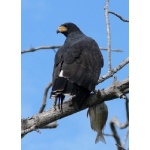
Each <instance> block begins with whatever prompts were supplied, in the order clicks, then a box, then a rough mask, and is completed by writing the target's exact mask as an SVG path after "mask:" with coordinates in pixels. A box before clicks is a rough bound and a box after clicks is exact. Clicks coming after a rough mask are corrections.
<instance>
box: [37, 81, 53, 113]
mask: <svg viewBox="0 0 150 150" xmlns="http://www.w3.org/2000/svg"><path fill="white" fill-rule="evenodd" d="M51 86H52V82H50V83H49V84H48V85H47V86H46V88H45V91H44V95H43V100H42V106H41V108H40V110H39V113H41V112H43V110H44V108H45V106H46V98H47V93H48V90H49V89H50V88H51Z"/></svg>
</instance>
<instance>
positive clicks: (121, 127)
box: [112, 117, 129, 129]
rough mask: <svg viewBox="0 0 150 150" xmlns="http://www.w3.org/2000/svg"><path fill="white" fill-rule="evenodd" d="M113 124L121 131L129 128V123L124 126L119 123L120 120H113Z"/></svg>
mask: <svg viewBox="0 0 150 150" xmlns="http://www.w3.org/2000/svg"><path fill="white" fill-rule="evenodd" d="M112 122H113V123H114V124H115V125H116V126H117V127H118V128H120V129H124V128H126V127H128V126H129V123H128V121H127V122H125V123H123V124H122V123H120V122H119V121H118V119H117V118H116V117H113V118H112Z"/></svg>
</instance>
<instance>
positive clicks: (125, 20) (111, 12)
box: [108, 11, 129, 22]
mask: <svg viewBox="0 0 150 150" xmlns="http://www.w3.org/2000/svg"><path fill="white" fill-rule="evenodd" d="M108 13H110V14H113V15H115V16H117V17H118V18H119V19H120V20H122V21H123V22H129V20H127V19H124V18H123V17H122V16H120V15H118V14H117V13H115V12H113V11H108Z"/></svg>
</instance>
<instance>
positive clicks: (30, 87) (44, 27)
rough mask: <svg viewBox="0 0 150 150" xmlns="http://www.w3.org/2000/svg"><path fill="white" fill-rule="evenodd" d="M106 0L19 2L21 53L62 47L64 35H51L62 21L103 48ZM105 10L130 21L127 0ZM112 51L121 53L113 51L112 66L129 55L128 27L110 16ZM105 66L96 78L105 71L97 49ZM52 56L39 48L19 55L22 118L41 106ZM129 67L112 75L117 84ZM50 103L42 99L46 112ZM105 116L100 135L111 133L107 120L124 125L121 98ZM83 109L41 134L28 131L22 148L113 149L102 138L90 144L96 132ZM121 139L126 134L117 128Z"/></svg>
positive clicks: (115, 1)
mask: <svg viewBox="0 0 150 150" xmlns="http://www.w3.org/2000/svg"><path fill="white" fill-rule="evenodd" d="M104 5H105V0H98V1H95V2H93V1H92V0H89V1H85V0H76V1H69V0H64V1H62V2H61V1H57V0H32V1H30V0H22V4H21V49H22V50H25V49H28V48H31V47H37V46H48V45H62V44H63V42H64V40H65V37H64V36H63V35H61V34H56V29H57V27H58V26H59V25H60V24H62V23H65V22H73V23H75V24H77V25H78V26H79V27H80V29H81V30H82V31H83V32H84V33H85V34H86V35H88V36H90V37H92V38H93V39H95V40H96V41H97V43H98V45H99V46H100V47H107V37H106V25H105V18H104V9H103V8H104ZM109 10H111V11H114V12H116V13H118V14H120V15H121V16H123V17H124V18H126V19H128V18H129V4H128V1H118V0H112V1H110V4H109ZM110 24H111V35H112V36H111V38H112V49H121V50H123V51H124V52H123V53H112V67H116V66H117V65H119V63H120V62H122V61H123V60H124V59H126V58H127V57H128V55H129V27H128V23H124V22H122V21H121V20H120V19H118V18H116V17H115V16H113V15H110ZM102 54H103V56H104V61H105V65H104V68H103V69H102V73H101V75H104V74H106V73H107V70H108V67H107V53H106V52H105V51H102ZM54 56H55V52H54V51H53V50H43V51H38V52H34V53H27V54H23V55H22V56H21V117H22V118H26V117H30V116H32V115H34V114H36V113H37V112H38V110H39V108H40V106H41V102H42V97H43V92H44V89H45V87H46V85H47V84H48V83H49V82H50V81H51V79H52V71H53V61H54ZM128 73H129V71H128V66H126V67H124V69H122V70H121V71H120V72H119V73H117V74H116V75H117V78H118V80H123V79H125V78H127V77H128ZM112 81H113V79H112V78H111V79H109V80H107V81H105V82H104V83H102V84H99V85H98V86H97V87H96V88H97V89H102V88H105V87H107V86H109V85H111V84H112ZM52 103H53V101H52V100H51V99H47V106H46V110H47V109H49V108H50V107H52ZM106 104H107V106H108V109H109V115H108V120H107V124H106V127H105V130H104V131H105V133H111V131H110V128H109V122H110V120H111V118H112V117H113V116H116V117H117V118H118V119H119V120H120V121H121V122H122V123H124V122H125V119H126V118H125V110H124V100H121V99H116V100H114V101H109V102H106ZM86 112H87V110H84V111H82V112H79V113H76V114H74V115H71V116H69V117H66V118H63V119H61V120H58V122H57V123H58V124H59V126H58V127H57V128H56V129H51V130H40V131H41V134H39V133H36V132H32V133H29V134H28V135H26V136H25V137H24V138H23V139H22V144H21V148H22V150H43V149H44V150H48V149H52V150H62V149H65V150H70V147H71V149H72V150H74V149H78V150H84V149H85V150H91V149H92V150H97V149H103V150H108V149H116V145H115V141H114V139H113V138H111V137H105V139H106V143H107V144H103V143H102V142H99V143H98V144H95V143H94V141H95V138H96V132H94V131H92V129H91V128H90V122H89V118H87V117H86ZM118 131H119V135H120V136H121V138H122V139H124V136H125V133H126V131H124V130H121V131H120V130H118Z"/></svg>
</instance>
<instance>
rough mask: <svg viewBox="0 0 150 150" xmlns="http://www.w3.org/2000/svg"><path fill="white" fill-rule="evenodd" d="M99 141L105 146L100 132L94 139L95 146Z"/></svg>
mask: <svg viewBox="0 0 150 150" xmlns="http://www.w3.org/2000/svg"><path fill="white" fill-rule="evenodd" d="M99 141H102V142H103V143H105V144H106V141H105V138H104V136H103V134H102V132H98V133H97V136H96V139H95V144H96V143H98V142H99Z"/></svg>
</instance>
